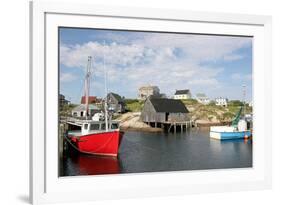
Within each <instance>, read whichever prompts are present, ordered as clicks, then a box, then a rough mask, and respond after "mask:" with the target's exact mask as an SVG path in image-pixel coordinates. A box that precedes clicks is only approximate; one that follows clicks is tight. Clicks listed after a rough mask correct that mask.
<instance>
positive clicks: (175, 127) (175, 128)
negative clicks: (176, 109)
mask: <svg viewBox="0 0 281 205" xmlns="http://www.w3.org/2000/svg"><path fill="white" fill-rule="evenodd" d="M176 132H177V126H176V123H174V134H176Z"/></svg>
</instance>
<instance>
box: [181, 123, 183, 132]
mask: <svg viewBox="0 0 281 205" xmlns="http://www.w3.org/2000/svg"><path fill="white" fill-rule="evenodd" d="M182 131H183V124H182V123H181V132H182Z"/></svg>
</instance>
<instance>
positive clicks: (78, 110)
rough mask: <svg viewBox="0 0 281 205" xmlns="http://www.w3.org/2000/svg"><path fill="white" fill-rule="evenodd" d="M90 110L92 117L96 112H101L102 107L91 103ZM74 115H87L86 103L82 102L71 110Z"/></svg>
mask: <svg viewBox="0 0 281 205" xmlns="http://www.w3.org/2000/svg"><path fill="white" fill-rule="evenodd" d="M88 110H89V116H90V117H92V116H94V114H96V113H98V112H100V108H98V107H97V106H96V105H93V104H89V107H88ZM71 114H72V116H73V117H86V105H85V104H80V105H78V106H76V107H75V108H73V110H72V112H71Z"/></svg>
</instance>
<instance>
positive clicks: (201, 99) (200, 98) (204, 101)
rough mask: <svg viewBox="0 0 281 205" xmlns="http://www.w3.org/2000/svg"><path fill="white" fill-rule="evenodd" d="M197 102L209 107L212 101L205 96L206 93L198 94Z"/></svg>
mask: <svg viewBox="0 0 281 205" xmlns="http://www.w3.org/2000/svg"><path fill="white" fill-rule="evenodd" d="M196 100H197V101H198V102H199V103H202V104H204V105H207V104H209V103H210V99H209V98H208V97H207V96H206V95H205V94H204V93H198V94H196Z"/></svg>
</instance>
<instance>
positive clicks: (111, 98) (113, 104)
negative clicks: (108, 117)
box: [107, 92, 126, 113]
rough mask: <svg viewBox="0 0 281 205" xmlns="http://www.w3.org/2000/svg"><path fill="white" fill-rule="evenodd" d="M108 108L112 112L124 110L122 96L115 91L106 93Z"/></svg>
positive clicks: (124, 105) (124, 104)
mask: <svg viewBox="0 0 281 205" xmlns="http://www.w3.org/2000/svg"><path fill="white" fill-rule="evenodd" d="M107 103H108V109H109V110H111V111H113V112H118V113H123V112H125V111H126V103H125V101H124V98H122V97H121V96H120V95H118V94H116V93H112V92H111V93H108V94H107Z"/></svg>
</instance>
